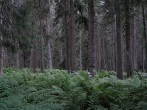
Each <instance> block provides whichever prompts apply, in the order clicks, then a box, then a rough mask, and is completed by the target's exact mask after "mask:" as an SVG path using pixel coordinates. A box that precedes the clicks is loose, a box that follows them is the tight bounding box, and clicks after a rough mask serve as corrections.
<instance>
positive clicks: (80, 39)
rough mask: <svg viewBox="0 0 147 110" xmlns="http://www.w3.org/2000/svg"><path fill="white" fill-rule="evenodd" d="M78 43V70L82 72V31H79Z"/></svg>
mask: <svg viewBox="0 0 147 110" xmlns="http://www.w3.org/2000/svg"><path fill="white" fill-rule="evenodd" d="M79 41H80V44H79V45H80V53H79V54H80V58H79V59H80V70H82V67H83V66H82V31H81V30H80V38H79Z"/></svg>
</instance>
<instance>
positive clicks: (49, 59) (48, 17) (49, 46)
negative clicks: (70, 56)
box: [46, 0, 53, 69]
mask: <svg viewBox="0 0 147 110" xmlns="http://www.w3.org/2000/svg"><path fill="white" fill-rule="evenodd" d="M48 8H49V10H48V14H47V20H46V22H47V35H48V67H49V69H52V68H53V64H52V48H51V38H50V36H51V32H52V31H51V30H52V29H51V28H52V27H50V26H52V24H51V23H50V21H51V19H50V18H51V14H50V0H48Z"/></svg>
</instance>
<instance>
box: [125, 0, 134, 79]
mask: <svg viewBox="0 0 147 110" xmlns="http://www.w3.org/2000/svg"><path fill="white" fill-rule="evenodd" d="M125 32H126V67H127V76H128V77H130V76H132V75H133V68H132V58H131V34H130V10H129V2H128V0H125Z"/></svg>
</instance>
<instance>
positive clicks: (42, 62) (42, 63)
mask: <svg viewBox="0 0 147 110" xmlns="http://www.w3.org/2000/svg"><path fill="white" fill-rule="evenodd" d="M41 2H42V1H41V0H39V7H40V13H39V14H40V15H39V22H40V37H41V38H40V40H41V51H40V70H41V72H44V51H43V50H44V49H43V46H44V39H43V33H42V19H41V12H42V3H41Z"/></svg>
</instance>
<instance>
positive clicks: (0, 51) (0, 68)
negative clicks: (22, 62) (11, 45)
mask: <svg viewBox="0 0 147 110" xmlns="http://www.w3.org/2000/svg"><path fill="white" fill-rule="evenodd" d="M0 37H1V38H0V40H1V42H0V76H2V74H3V45H2V41H3V36H2V35H1V36H0Z"/></svg>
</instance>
